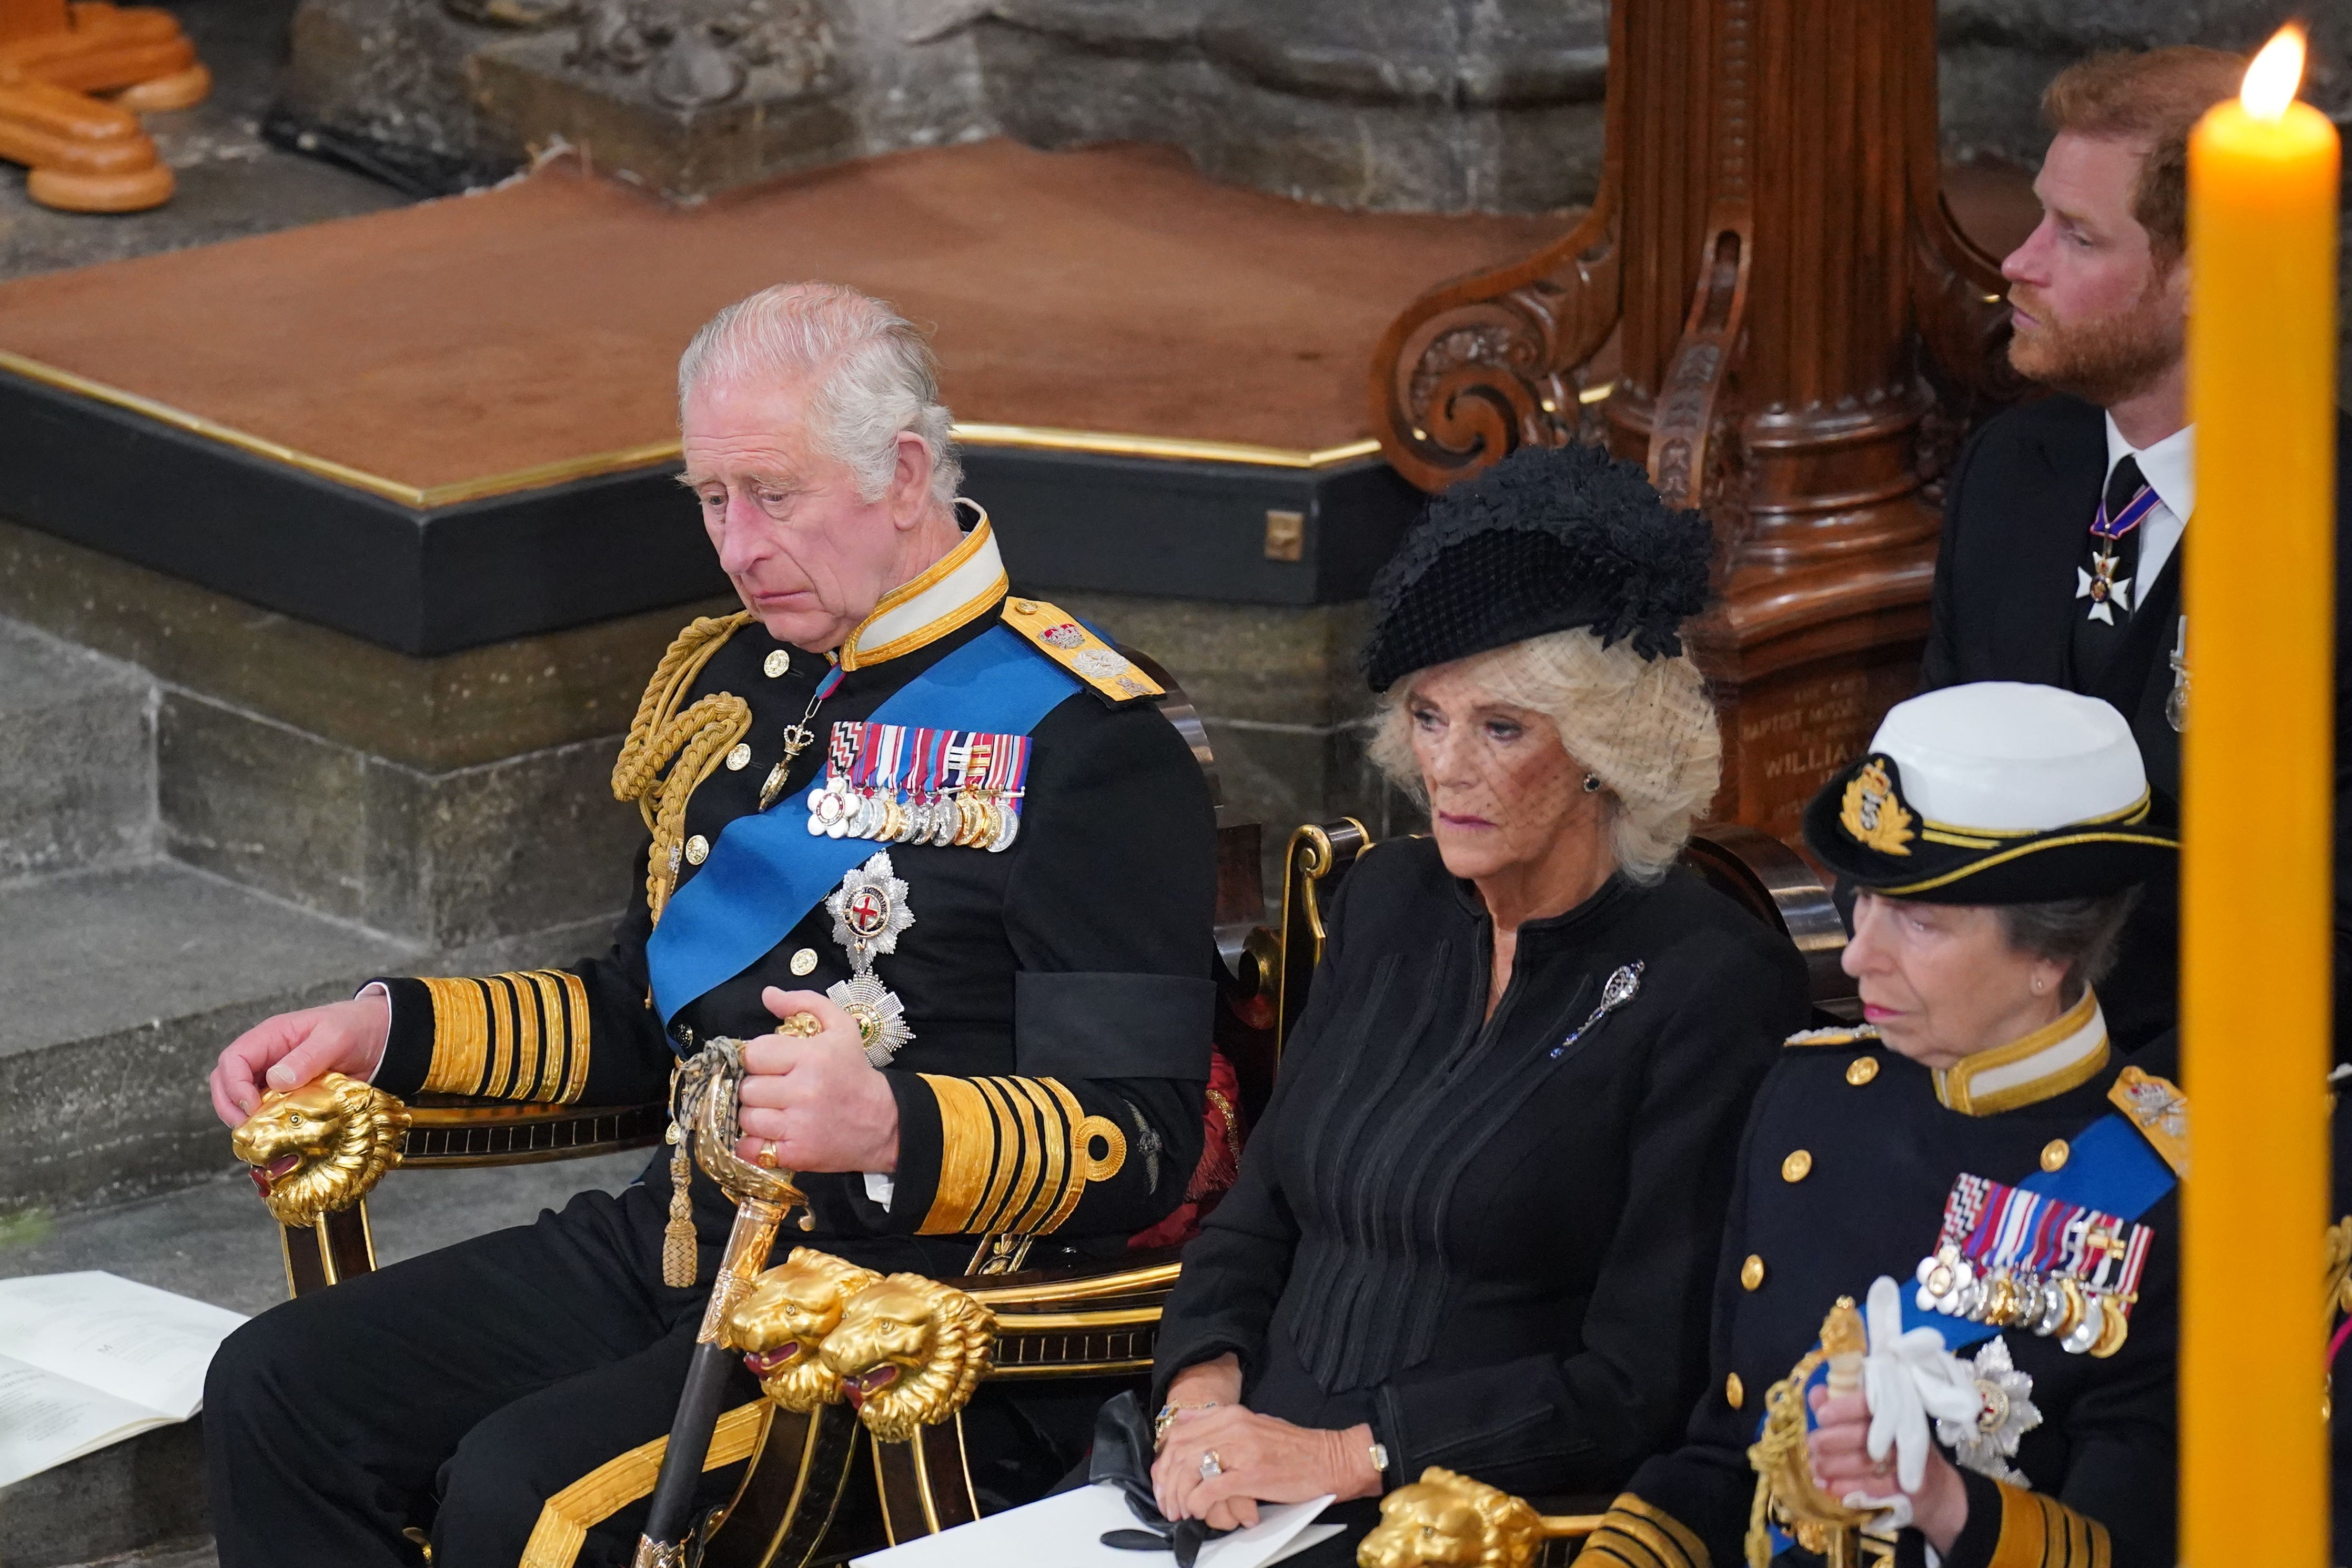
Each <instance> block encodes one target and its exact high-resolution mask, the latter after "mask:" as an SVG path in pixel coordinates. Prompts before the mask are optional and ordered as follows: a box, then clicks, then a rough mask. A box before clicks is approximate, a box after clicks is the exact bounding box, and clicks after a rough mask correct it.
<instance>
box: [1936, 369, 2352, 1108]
mask: <svg viewBox="0 0 2352 1568" xmlns="http://www.w3.org/2000/svg"><path fill="white" fill-rule="evenodd" d="M2106 476H2107V438H2106V423H2105V416H2104V414H2103V413H2102V412H2101V411H2100V410H2099V409H2098V408H2097V407H2096V406H2095V405H2094V404H2091V403H2087V402H2083V401H2082V400H2081V399H2079V398H2072V397H2066V396H2063V395H2059V396H2052V397H2046V398H2042V399H2039V400H2037V401H2036V402H2030V403H2027V404H2025V405H2024V406H2022V407H2020V408H2013V409H2010V410H2008V411H2007V412H2006V413H2001V414H1999V415H1997V416H1996V417H1994V418H1993V419H1991V420H1990V421H1988V422H1987V423H1985V425H1984V427H1983V428H1982V429H1980V430H1979V431H1978V432H1977V434H1975V435H1974V436H1973V437H1972V438H1971V439H1970V440H1969V444H1968V445H1967V446H1966V447H1965V448H1964V449H1963V450H1962V451H1961V453H1960V456H1959V460H1958V462H1957V463H1955V464H1954V465H1953V467H1952V472H1951V476H1950V477H1949V478H1948V480H1947V481H1946V482H1945V488H1944V535H1943V544H1942V547H1941V549H1939V551H1938V553H1937V557H1936V586H1935V592H1934V601H1933V625H1932V629H1931V630H1930V632H1928V636H1927V649H1926V651H1925V653H1923V654H1922V655H1921V658H1920V662H1919V685H1920V687H1921V689H1923V690H1930V691H1932V690H1934V689H1936V688H1937V687H1939V686H1949V685H1960V684H1961V683H1963V682H1968V681H2029V682H2032V683H2034V684H2036V685H2046V686H2057V687H2060V688H2062V689H2063V690H2066V691H2070V692H2081V693H2083V694H2084V695H2088V696H2095V697H2099V698H2103V699H2104V700H2105V701H2106V702H2107V703H2108V704H2109V705H2110V706H2113V707H2114V708H2115V709H2116V711H2117V712H2118V713H2120V714H2122V715H2123V716H2124V717H2125V719H2126V720H2127V721H2128V722H2129V723H2130V725H2131V730H2132V738H2133V739H2134V740H2136V741H2137V742H2138V743H2139V751H2140V756H2141V758H2143V759H2144V760H2145V761H2146V762H2147V778H2148V782H2149V783H2150V784H2152V785H2154V786H2155V787H2156V788H2157V789H2161V790H2163V791H2164V792H2165V793H2167V794H2168V795H2172V796H2175V797H2178V796H2179V793H2180V735H2179V732H2178V731H2176V730H2175V729H2174V728H2173V727H2172V726H2171V725H2170V724H2169V723H2168V722H2167V720H2166V718H2165V716H2164V708H2165V700H2166V699H2167V698H2168V697H2169V696H2170V695H2171V694H2172V685H2173V672H2172V659H2171V655H2172V645H2173V640H2174V637H2175V635H2176V632H2177V628H2178V622H2179V613H2180V578H2181V570H2182V562H2183V560H2184V559H2185V557H2186V555H2187V552H2188V551H2189V549H2192V548H2194V547H2195V544H2196V537H2197V531H2196V528H2194V526H2193V525H2192V526H2191V528H2189V532H2188V533H2187V534H2186V535H2184V536H2183V537H2182V539H2181V542H2180V546H2179V549H2175V550H2174V551H2173V552H2172V555H2171V557H2170V559H2168V560H2167V561H2166V562H2165V564H2164V570H2162V571H2160V572H2158V574H2157V577H2156V580H2155V581H2154V582H2152V583H2150V584H2148V585H2147V590H2146V591H2145V592H2144V593H2143V594H2142V596H2141V600H2140V604H2139V607H2138V608H2137V610H2135V611H2134V612H2133V613H2132V618H2131V622H2130V626H2129V628H2128V630H2127V631H2126V635H2125V639H2124V642H2123V644H2122V646H2121V647H2120V648H2118V649H2117V651H2116V655H2115V658H2114V660H2113V662H2112V663H2111V664H2109V666H2108V669H2107V672H2106V674H2105V678H2104V679H2103V680H2102V681H2100V682H2098V683H2096V684H2095V685H2094V684H2092V683H2088V682H2085V681H2084V680H2081V679H2079V678H2078V677H2077V676H2076V674H2075V672H2074V621H2075V618H2076V617H2078V616H2080V615H2081V614H2083V612H2084V603H2083V601H2079V600H2077V599H2076V598H2075V597H2074V588H2075V572H2076V568H2077V566H2078V564H2079V563H2080V561H2081V559H2082V557H2083V551H2084V539H2085V537H2086V535H2087V533H2088V531H2089V528H2090V525H2091V518H2092V517H2093V516H2094V514H2095V512H2096V511H2097V509H2098V505H2099V495H2100V492H2101V490H2102V489H2103V488H2104V487H2105V484H2106ZM2236 542H2238V543H2242V544H2243V545H2244V546H2245V548H2249V549H2260V548H2261V543H2260V541H2258V540H2244V541H2236ZM2335 573H2336V581H2335V604H2336V611H2335V613H2336V821H2340V822H2352V416H2347V415H2346V414H2345V413H2342V412H2340V411H2339V412H2338V413H2337V414H2336V562H2335ZM2312 586H2313V583H2312V579H2311V573H2310V571H2309V570H2306V569H2305V568H2303V567H2301V566H2299V565H2298V563H2295V562H2291V561H2282V562H2281V563H2280V565H2279V596H2278V610H2279V613H2280V614H2282V615H2294V614H2298V613H2308V612H2309V611H2310V609H2311V608H2312V607H2313V606H2314V605H2315V604H2317V603H2318V602H2319V600H2318V598H2317V596H2316V595H2315V594H2312V593H2311V592H2309V590H2310V589H2311V587H2312ZM2192 674H2193V671H2192ZM2195 715H2196V698H2195V696H2194V695H2191V696H2190V698H2189V722H2191V723H2194V722H2195ZM2335 853H2336V861H2335V865H2336V991H2337V994H2338V995H2352V832H2344V833H2338V834H2337V835H2336V850H2335ZM2179 898H2180V892H2179V881H2178V879H2177V878H2176V877H2174V876H2172V875H2169V874H2168V875H2166V876H2164V877H2163V878H2161V879H2158V880H2156V881H2151V882H2150V883H2148V884H2147V888H2146V891H2145V892H2144V894H2142V896H2141V899H2140V902H2139V906H2138V907H2137V909H2136V910H2135V911H2134V912H2133V915H2132V919H2131V923H2130V925H2127V926H2126V928H2125V933H2124V942H2123V948H2122V951H2121V953H2120V955H2119V956H2118V959H2117V962H2116V968H2115V971H2114V972H2113V973H2112V974H2110V975H2109V976H2108V977H2107V980H2106V984H2105V987H2104V988H2103V995H2104V996H2105V998H2106V1000H2107V1004H2108V1005H2107V1024H2108V1027H2109V1028H2110V1029H2111V1030H2114V1031H2115V1038H2116V1043H2117V1045H2119V1046H2120V1047H2122V1048H2123V1049H2125V1050H2126V1051H2131V1050H2136V1049H2137V1048H2138V1047H2139V1046H2141V1045H2142V1044H2144V1043H2145V1042H2147V1040H2151V1039H2153V1038H2155V1037H2156V1036H2157V1035H2158V1034H2160V1033H2162V1032H2163V1031H2164V1030H2168V1029H2170V1028H2172V1027H2173V1024H2174V1022H2175V1020H2176V1019H2177V1017H2178V1013H2179V1004H2178V1000H2177V997H2176V988H2177V984H2178V981H2177V971H2178V956H2177V954H2178V949H2179V941H2180V933H2179ZM2336 1060H2337V1061H2352V1008H2347V1009H2339V1010H2338V1014H2337V1019H2336Z"/></svg>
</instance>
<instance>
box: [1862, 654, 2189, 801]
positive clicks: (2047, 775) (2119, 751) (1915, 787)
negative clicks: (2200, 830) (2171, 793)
mask: <svg viewBox="0 0 2352 1568" xmlns="http://www.w3.org/2000/svg"><path fill="white" fill-rule="evenodd" d="M1870 749H1871V750H1872V751H1874V752H1884V753H1885V755H1886V756H1888V757H1890V758H1893V759H1894V760H1895V763H1896V765H1897V766H1899V767H1900V768H1901V769H1902V779H1903V798H1904V800H1905V801H1906V803H1907V804H1909V805H1910V807H1911V808H1912V809H1913V810H1916V811H1917V812H1918V813H1919V815H1920V816H1921V817H1923V818H1925V819H1927V821H1930V822H1936V823H1942V824H1949V825H1951V826H1953V827H1956V828H1960V829H1962V830H1965V829H1969V828H1982V829H1988V830H1990V831H1996V832H2019V831H2025V832H2047V831H2051V830H2053V829H2055V828H2063V827H2065V826H2067V825H2068V824H2070V823H2074V822H2088V821H2098V820H2100V819H2102V818H2108V817H2112V816H2114V815H2116V813H2118V812H2122V811H2126V810H2130V809H2131V808H2132V807H2134V806H2135V805H2137V803H2138V802H2139V801H2140V800H2141V799H2142V798H2143V797H2144V796H2146V795H2147V768H2145V767H2144V766H2143V765H2142V764H2141V762H2140V756H2139V746H2138V743H2137V742H2136V741H2134V740H2133V739H2132V733H2131V726H2129V725H2128V724H2126V723H2125V722H2124V716H2123V715H2121V714H2119V713H2117V712H2116V710H2115V709H2114V708H2113V707H2111V706H2108V705H2107V704H2105V703H2104V702H2101V701H2100V700H2099V699H2098V698H2096V697H2088V696H2084V695H2082V694H2080V693H2078V692H2068V691H2061V690H2059V689H2058V688H2057V687H2055V686H2037V685H2026V684H2024V683H2023V682H2020V681H1978V682H1975V683H1973V684H1971V685H1964V686H1946V687H1944V688H1943V689H1942V690H1940V691H1933V692H1923V693H1921V694H1920V695H1917V696H1916V697H1912V698H1910V699H1909V700H1908V701H1906V702H1899V703H1897V704H1895V706H1893V707H1891V708H1889V709H1887V711H1886V717H1885V719H1884V720H1882V721H1881V722H1880V724H1879V726H1878V733H1877V734H1876V735H1874V736H1873V737H1871V741H1870Z"/></svg>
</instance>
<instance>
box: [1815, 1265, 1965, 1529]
mask: <svg viewBox="0 0 2352 1568" xmlns="http://www.w3.org/2000/svg"><path fill="white" fill-rule="evenodd" d="M1866 1322H1867V1323H1868V1326H1869V1329H1870V1354H1868V1355H1865V1356H1864V1357H1863V1360H1862V1390H1863V1396H1864V1399H1865V1400H1867V1401H1868V1402H1869V1405H1870V1432H1869V1435H1868V1437H1866V1438H1865V1439H1864V1451H1866V1452H1867V1453H1868V1454H1869V1455H1870V1457H1871V1458H1872V1460H1873V1461H1874V1462H1875V1461H1877V1460H1881V1459H1884V1458H1886V1453H1887V1450H1888V1449H1889V1448H1892V1449H1894V1451H1895V1485H1896V1486H1897V1487H1899V1488H1900V1489H1901V1492H1902V1495H1900V1496H1898V1497H1888V1498H1874V1497H1866V1496H1864V1495H1862V1494H1860V1493H1856V1494H1854V1495H1853V1496H1851V1497H1848V1498H1845V1499H1844V1500H1843V1501H1844V1502H1845V1503H1846V1505H1847V1506H1848V1507H1850V1508H1874V1509H1891V1510H1894V1511H1896V1512H1897V1513H1899V1514H1900V1515H1901V1516H1902V1517H1901V1518H1900V1519H1899V1520H1895V1521H1888V1522H1889V1523H1892V1524H1894V1525H1895V1527H1896V1528H1900V1527H1901V1526H1903V1525H1905V1524H1908V1523H1909V1522H1910V1512H1911V1499H1910V1495H1909V1494H1911V1493H1912V1492H1916V1491H1917V1490H1919V1486H1920V1483H1921V1482H1923V1481H1925V1480H1926V1479H1927V1456H1928V1455H1929V1454H1930V1453H1932V1452H1933V1451H1934V1448H1935V1436H1934V1432H1933V1430H1932V1428H1931V1427H1929V1426H1928V1419H1929V1417H1931V1416H1942V1417H1943V1418H1945V1419H1946V1420H1949V1421H1966V1422H1971V1423H1973V1422H1974V1421H1975V1420H1976V1418H1977V1409H1978V1398H1977V1378H1976V1373H1975V1371H1974V1370H1973V1369H1972V1368H1970V1367H1969V1364H1967V1363H1966V1362H1963V1361H1961V1360H1960V1359H1959V1358H1958V1356H1954V1355H1950V1354H1947V1353H1946V1352H1945V1350H1944V1336H1943V1335H1942V1334H1941V1333H1938V1332H1937V1330H1935V1329H1931V1328H1916V1329H1913V1330H1911V1331H1910V1332H1909V1333H1905V1332H1904V1329H1903V1292H1902V1290H1901V1288H1900V1287H1899V1286H1897V1285H1896V1284H1895V1281H1893V1280H1890V1279H1888V1278H1887V1277H1886V1276H1885V1275H1884V1274H1881V1275H1880V1276H1879V1277H1878V1278H1877V1279H1876V1280H1874V1281H1872V1283H1871V1287H1870V1299H1869V1302H1868V1310H1867V1314H1866Z"/></svg>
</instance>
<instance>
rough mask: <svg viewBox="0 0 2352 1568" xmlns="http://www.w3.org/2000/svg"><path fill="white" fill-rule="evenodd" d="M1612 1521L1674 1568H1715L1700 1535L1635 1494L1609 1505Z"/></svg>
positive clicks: (1621, 1497)
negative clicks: (1708, 1557)
mask: <svg viewBox="0 0 2352 1568" xmlns="http://www.w3.org/2000/svg"><path fill="white" fill-rule="evenodd" d="M1609 1518H1610V1519H1611V1521H1613V1522H1615V1523H1616V1524H1617V1525H1618V1526H1619V1527H1620V1528H1622V1529H1623V1530H1624V1531H1626V1533H1628V1534H1630V1535H1633V1537H1634V1538H1635V1539H1637V1540H1639V1541H1640V1542H1642V1543H1643V1545H1644V1546H1647V1547H1648V1548H1649V1549H1650V1550H1651V1551H1653V1552H1655V1553H1657V1556H1658V1560H1659V1561H1660V1562H1662V1563H1667V1564H1669V1565H1670V1568H1712V1565H1711V1564H1710V1563H1709V1562H1708V1560H1707V1552H1706V1542H1704V1541H1701V1540H1700V1539H1699V1538H1698V1534H1697V1532H1696V1531H1694V1530H1692V1529H1691V1528H1690V1526H1688V1525H1686V1524H1685V1523H1684V1522H1683V1521H1681V1520H1679V1519H1676V1518H1675V1516H1674V1515H1673V1514H1671V1513H1668V1512H1667V1511H1665V1510H1664V1509H1662V1508H1659V1507H1657V1506H1656V1505H1654V1504H1653V1503H1648V1502H1644V1501H1643V1500H1642V1499H1640V1498H1638V1497H1636V1496H1634V1495H1633V1493H1632V1492H1626V1493H1624V1494H1623V1495H1622V1496H1620V1497H1619V1498H1618V1499H1617V1500H1616V1501H1614V1502H1612V1503H1611V1504H1610V1505H1609Z"/></svg>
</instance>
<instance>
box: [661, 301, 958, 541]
mask: <svg viewBox="0 0 2352 1568" xmlns="http://www.w3.org/2000/svg"><path fill="white" fill-rule="evenodd" d="M802 377H809V378H811V379H812V380H813V381H814V386H813V387H812V389H811V391H810V393H809V400H808V429H809V438H810V440H811V441H812V442H814V444H815V446H816V449H817V450H818V451H819V452H821V453H823V454H824V455H825V456H827V457H830V458H832V459H834V460H835V462H837V463H840V464H841V465H843V466H845V467H846V468H847V469H848V470H849V471H850V473H851V474H852V475H853V476H855V477H856V484H857V494H858V497H859V499H861V500H865V501H869V502H870V501H877V500H879V499H881V497H882V493H883V491H885V490H887V489H888V488H889V486H890V475H891V472H892V470H893V469H895V468H896V467H897V466H898V437H899V435H900V434H904V433H906V432H909V431H911V432H913V433H914V434H916V435H917V436H919V437H920V438H921V440H922V443H923V445H924V446H925V447H927V448H928V449H929V452H930V455H931V498H932V499H933V500H934V501H936V502H938V503H939V504H940V506H942V507H952V506H953V505H954V504H955V498H956V493H957V492H958V491H959V490H960V489H961V488H962V486H963V464H962V463H961V461H960V460H959V459H958V457H957V455H956V444H955V436H954V416H953V415H951V414H950V413H948V409H947V405H946V404H945V403H943V402H940V365H939V361H938V359H937V358H936V357H934V356H933V354H932V353H931V345H930V344H929V341H927V340H925V338H924V336H923V334H922V332H921V330H920V329H918V328H917V327H916V326H915V324H914V323H913V322H911V321H909V320H908V319H906V318H905V317H903V316H901V315H899V314H898V310H897V309H896V308H893V307H892V306H890V305H889V304H888V303H887V302H886V301H884V300H880V299H877V298H873V297H872V296H870V295H866V294H860V293H859V292H858V291H857V290H856V289H855V288H845V287H842V286H841V285H840V284H837V283H780V284H777V285H776V286H775V287H772V288H763V289H761V291H760V292H759V293H757V294H754V295H752V296H751V298H748V299H739V300H737V301H736V302H735V303H734V304H732V305H730V306H729V307H727V308H725V309H724V310H721V311H720V312H719V314H718V315H716V316H713V317H712V318H711V319H709V320H708V321H706V322H704V323H703V325H702V329H701V330H700V331H698V332H697V333H696V334H695V335H694V341H692V342H690V343H688V345H687V346H686V352H685V353H684V354H682V355H680V356H679V358H678V361H677V406H678V415H679V417H680V419H683V418H684V417H685V413H686V403H687V400H688V398H690V397H692V396H693V395H694V392H695V389H696V388H698V387H700V386H703V385H705V384H706V383H709V382H751V383H752V384H755V385H756V384H761V383H773V382H786V381H793V380H796V379H799V378H802Z"/></svg>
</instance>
